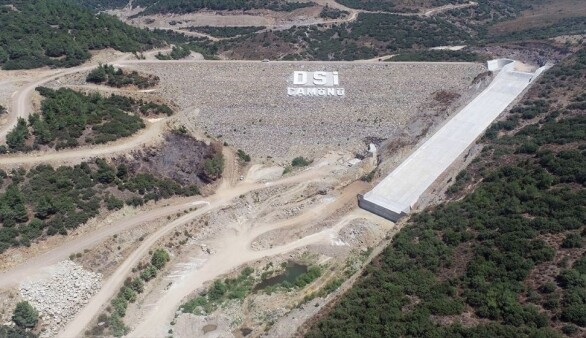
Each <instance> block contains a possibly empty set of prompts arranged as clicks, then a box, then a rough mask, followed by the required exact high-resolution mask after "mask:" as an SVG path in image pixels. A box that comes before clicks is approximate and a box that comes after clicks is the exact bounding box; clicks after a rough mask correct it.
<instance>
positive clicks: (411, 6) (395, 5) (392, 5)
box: [336, 0, 468, 12]
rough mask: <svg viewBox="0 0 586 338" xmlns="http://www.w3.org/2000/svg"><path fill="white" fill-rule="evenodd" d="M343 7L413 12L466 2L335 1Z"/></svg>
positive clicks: (408, 0) (406, 0)
mask: <svg viewBox="0 0 586 338" xmlns="http://www.w3.org/2000/svg"><path fill="white" fill-rule="evenodd" d="M336 2H337V3H340V4H342V5H344V6H347V7H350V8H356V9H364V10H367V11H383V12H413V11H416V10H417V9H418V8H430V7H438V6H443V5H447V4H460V3H466V2H468V1H467V0H415V1H413V0H336Z"/></svg>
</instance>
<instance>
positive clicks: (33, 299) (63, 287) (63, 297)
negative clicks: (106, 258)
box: [20, 260, 102, 337]
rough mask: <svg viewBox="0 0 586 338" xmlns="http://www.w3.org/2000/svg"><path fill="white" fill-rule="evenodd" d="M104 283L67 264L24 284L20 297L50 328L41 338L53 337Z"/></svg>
mask: <svg viewBox="0 0 586 338" xmlns="http://www.w3.org/2000/svg"><path fill="white" fill-rule="evenodd" d="M101 279H102V275H101V274H98V273H93V272H90V271H87V270H84V269H83V268H82V267H81V266H79V265H77V264H75V263H74V262H72V261H69V260H67V261H62V262H59V263H58V264H56V265H55V266H53V267H51V268H50V272H49V275H48V276H47V277H46V278H43V279H40V280H35V281H28V282H24V283H23V284H21V286H20V293H21V295H22V297H23V298H24V299H25V300H27V301H29V302H30V303H31V305H32V306H33V307H34V308H35V309H37V311H39V314H40V316H41V318H42V320H43V323H46V324H48V325H47V330H45V331H44V332H43V333H42V336H43V337H52V336H54V335H55V334H56V333H57V331H58V329H59V328H60V327H61V326H63V324H64V323H66V322H67V321H69V320H70V319H72V318H73V316H74V315H75V314H76V313H77V311H78V310H79V309H80V308H81V307H82V306H83V305H84V304H86V303H87V302H88V300H89V299H90V297H91V296H93V295H94V294H95V293H96V292H97V291H98V290H99V288H100V286H101Z"/></svg>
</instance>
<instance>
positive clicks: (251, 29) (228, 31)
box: [188, 26, 266, 38]
mask: <svg viewBox="0 0 586 338" xmlns="http://www.w3.org/2000/svg"><path fill="white" fill-rule="evenodd" d="M263 29H266V27H265V26H241V27H212V26H198V27H189V28H188V30H189V31H191V32H200V33H205V34H208V35H211V36H215V37H219V38H232V37H235V36H238V35H245V34H251V33H256V32H258V31H260V30H263Z"/></svg>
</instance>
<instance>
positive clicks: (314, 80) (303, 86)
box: [287, 71, 346, 97]
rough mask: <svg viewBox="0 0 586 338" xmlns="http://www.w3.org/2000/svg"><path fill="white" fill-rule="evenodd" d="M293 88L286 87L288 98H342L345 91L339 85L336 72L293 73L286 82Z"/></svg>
mask: <svg viewBox="0 0 586 338" xmlns="http://www.w3.org/2000/svg"><path fill="white" fill-rule="evenodd" d="M287 82H288V83H292V84H293V86H294V87H287V95H289V96H338V97H339V96H344V95H346V91H345V90H344V88H340V87H338V86H339V85H340V78H339V75H338V72H303V71H294V72H293V76H292V78H291V77H290V78H289V80H288V81H287Z"/></svg>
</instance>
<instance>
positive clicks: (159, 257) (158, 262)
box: [151, 249, 170, 270]
mask: <svg viewBox="0 0 586 338" xmlns="http://www.w3.org/2000/svg"><path fill="white" fill-rule="evenodd" d="M169 259H170V257H169V253H168V252H167V251H166V250H165V249H157V250H155V252H154V253H153V256H152V258H151V264H152V265H153V266H154V267H155V268H157V269H158V270H161V269H162V268H163V267H164V266H165V264H167V262H168V261H169Z"/></svg>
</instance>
